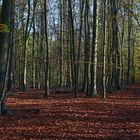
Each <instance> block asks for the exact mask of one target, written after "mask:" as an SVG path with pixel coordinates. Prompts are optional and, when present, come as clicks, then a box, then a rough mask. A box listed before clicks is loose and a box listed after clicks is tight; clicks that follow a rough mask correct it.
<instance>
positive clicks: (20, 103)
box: [0, 85, 140, 140]
mask: <svg viewBox="0 0 140 140" xmlns="http://www.w3.org/2000/svg"><path fill="white" fill-rule="evenodd" d="M7 106H8V109H9V111H10V112H11V115H7V116H1V117H0V140H14V139H18V140H23V139H37V140H38V139H44V140H48V139H49V140H50V139H54V140H56V139H58V140H63V139H64V140H66V139H69V140H83V139H85V140H140V85H130V86H128V87H125V89H123V90H122V91H121V92H117V93H113V94H111V95H109V96H108V99H107V100H105V101H103V100H102V99H101V98H100V97H97V98H92V99H91V98H86V97H84V95H83V94H82V95H80V97H79V98H78V99H74V98H72V93H65V92H63V93H59V94H57V93H53V94H52V97H51V99H46V98H44V97H43V91H36V92H35V91H33V90H29V91H27V92H26V93H22V92H20V91H16V93H15V94H12V93H10V94H9V95H8V97H7Z"/></svg>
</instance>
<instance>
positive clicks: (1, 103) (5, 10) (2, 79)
mask: <svg viewBox="0 0 140 140" xmlns="http://www.w3.org/2000/svg"><path fill="white" fill-rule="evenodd" d="M10 12H11V0H3V1H2V10H1V24H5V25H7V26H8V27H10V15H11V14H10ZM9 35H10V34H9V32H4V33H2V32H0V41H1V46H0V115H1V114H4V113H6V106H5V100H4V98H5V90H6V80H7V73H8V62H9V52H10V46H9Z"/></svg>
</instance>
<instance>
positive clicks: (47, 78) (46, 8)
mask: <svg viewBox="0 0 140 140" xmlns="http://www.w3.org/2000/svg"><path fill="white" fill-rule="evenodd" d="M44 16H45V39H46V70H45V96H47V97H49V96H50V94H49V46H48V20H47V18H48V6H47V0H44Z"/></svg>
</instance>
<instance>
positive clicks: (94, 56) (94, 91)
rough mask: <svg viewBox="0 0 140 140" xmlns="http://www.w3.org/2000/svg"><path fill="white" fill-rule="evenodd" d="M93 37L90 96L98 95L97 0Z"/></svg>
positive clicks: (95, 3) (94, 10)
mask: <svg viewBox="0 0 140 140" xmlns="http://www.w3.org/2000/svg"><path fill="white" fill-rule="evenodd" d="M93 7H94V8H93V35H92V56H91V69H90V73H91V87H90V96H91V97H93V96H96V95H97V89H96V80H97V76H96V75H97V37H98V34H97V31H98V28H97V26H98V24H97V21H98V19H97V0H94V2H93Z"/></svg>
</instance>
